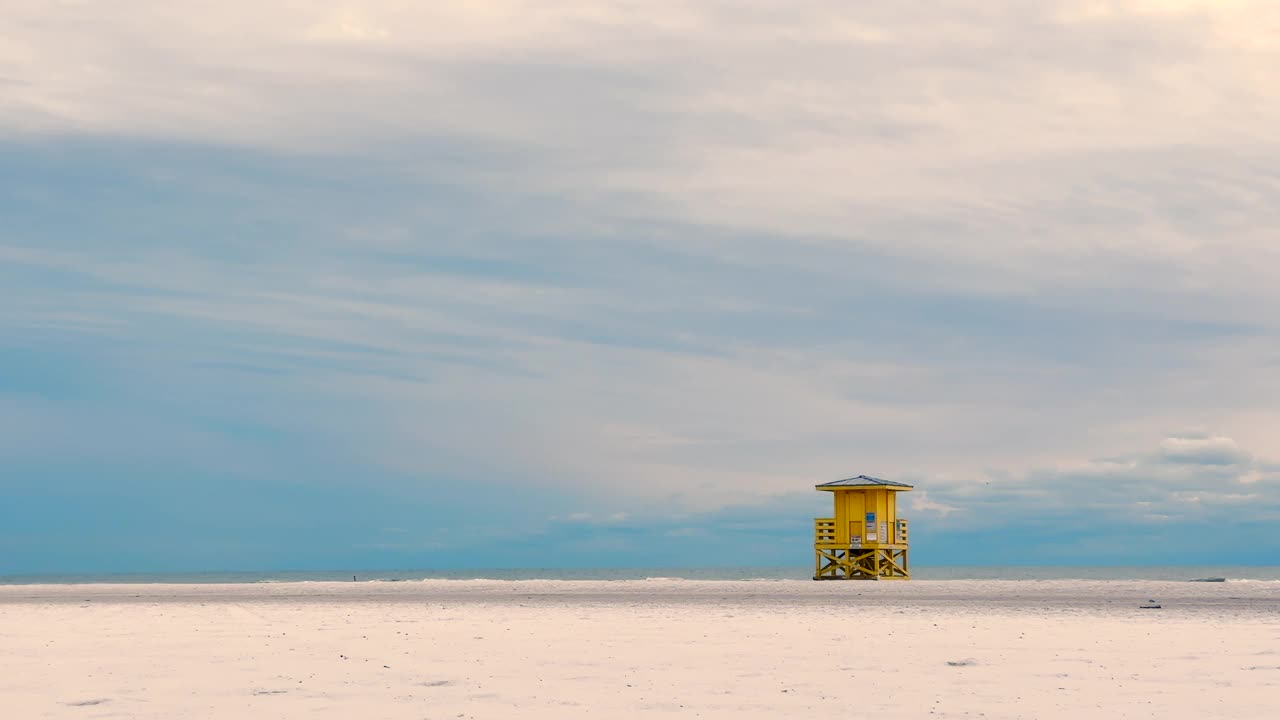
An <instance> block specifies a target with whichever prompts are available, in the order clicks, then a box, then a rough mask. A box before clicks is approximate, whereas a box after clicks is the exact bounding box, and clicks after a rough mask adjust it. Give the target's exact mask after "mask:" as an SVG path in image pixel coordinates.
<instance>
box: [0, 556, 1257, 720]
mask: <svg viewBox="0 0 1280 720" xmlns="http://www.w3.org/2000/svg"><path fill="white" fill-rule="evenodd" d="M1152 600H1154V601H1156V602H1157V603H1158V604H1160V605H1161V608H1160V609H1142V608H1141V607H1140V606H1141V605H1147V604H1151V601H1152ZM0 633H2V636H3V645H2V646H0V697H2V698H3V699H4V708H5V710H4V716H5V717H7V718H15V719H26V718H175V717H187V718H295V717H324V718H357V717H358V718H413V719H415V720H422V719H423V718H513V717H521V718H577V717H594V718H625V717H681V718H693V717H700V718H781V717H806V716H809V717H815V718H818V717H828V716H833V715H836V716H840V717H875V718H924V717H930V718H932V717H938V718H1079V717H1082V716H1084V717H1097V718H1235V719H1244V718H1273V717H1275V716H1276V708H1277V707H1280V583H1277V582H1228V583H1162V582H1118V581H992V582H980V581H938V582H928V581H912V582H909V583H848V582H844V583H814V582H804V581H755V582H724V581H720V582H712V581H683V580H662V579H655V580H644V581H614V582H605V581H514V582H513V581H484V580H475V581H450V580H430V581H417V582H381V583H372V582H360V583H280V584H244V585H78V586H77V585H62V586H53V585H23V586H5V587H0Z"/></svg>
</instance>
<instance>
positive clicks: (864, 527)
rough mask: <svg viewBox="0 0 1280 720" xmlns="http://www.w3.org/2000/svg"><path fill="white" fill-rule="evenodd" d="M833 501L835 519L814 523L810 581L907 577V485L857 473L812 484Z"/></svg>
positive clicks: (908, 488)
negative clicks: (902, 500)
mask: <svg viewBox="0 0 1280 720" xmlns="http://www.w3.org/2000/svg"><path fill="white" fill-rule="evenodd" d="M816 487H817V489H819V490H825V491H827V492H830V493H831V495H832V497H833V498H834V499H835V513H834V514H835V517H829V518H816V519H814V521H813V552H814V556H815V558H814V573H813V579H814V580H907V579H909V578H910V577H911V573H910V572H908V570H907V521H906V520H905V519H903V518H900V517H898V499H897V496H898V493H900V492H902V491H904V490H910V489H911V486H910V485H907V484H905V483H899V482H893V481H891V480H881V479H879V478H873V477H868V476H866V475H859V476H858V477H855V478H849V479H848V480H836V481H835V482H829V483H823V484H821V485H817V486H816Z"/></svg>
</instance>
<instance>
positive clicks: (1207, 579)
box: [1191, 578, 1227, 582]
mask: <svg viewBox="0 0 1280 720" xmlns="http://www.w3.org/2000/svg"><path fill="white" fill-rule="evenodd" d="M1226 581H1227V579H1226V578H1197V579H1195V580H1192V581H1191V582H1226Z"/></svg>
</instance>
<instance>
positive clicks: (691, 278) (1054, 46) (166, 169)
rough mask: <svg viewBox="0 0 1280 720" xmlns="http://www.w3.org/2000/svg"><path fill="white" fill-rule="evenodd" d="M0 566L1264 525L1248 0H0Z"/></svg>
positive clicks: (789, 554)
mask: <svg viewBox="0 0 1280 720" xmlns="http://www.w3.org/2000/svg"><path fill="white" fill-rule="evenodd" d="M0 38H4V42H2V43H0V492H2V493H3V495H2V497H3V503H0V574H6V573H8V574H18V573H43V572H47V573H65V572H117V571H118V572H123V571H144V572H145V571H152V572H165V571H189V570H255V569H339V568H349V567H358V568H477V567H605V566H609V567H612V566H622V567H626V566H632V567H634V566H654V567H659V566H724V565H734V566H753V565H755V566H763V565H792V564H794V565H796V566H800V567H803V566H807V565H808V564H809V563H811V556H812V519H813V518H814V517H815V516H824V515H827V514H829V507H828V504H829V502H830V498H829V495H827V494H825V493H818V492H815V491H814V490H813V486H814V485H815V484H818V483H821V482H827V481H830V480H835V479H839V478H844V477H850V476H854V475H859V474H868V475H873V476H877V477H882V478H887V479H891V480H896V481H900V482H908V483H911V484H913V485H915V486H916V490H914V491H913V492H911V493H908V494H907V496H906V497H905V498H904V501H905V502H904V505H905V506H906V509H907V512H906V515H907V517H909V518H910V519H911V521H912V560H913V562H914V563H915V564H917V565H928V564H932V565H946V564H967V565H972V564H1006V563H1007V564H1032V565H1034V564H1070V565H1089V564H1168V565H1175V564H1183V563H1192V564H1268V563H1269V564H1280V282H1277V278H1280V142H1277V140H1276V135H1275V131H1274V128H1276V127H1280V80H1278V79H1277V76H1276V74H1275V72H1274V69H1275V68H1276V67H1280V5H1277V4H1276V3H1274V2H1271V1H1270V0H1257V1H1251V0H1212V1H1211V0H1126V1H1121V0H1114V1H1104V0H1096V1H1093V0H1035V1H1034V2H1032V1H1031V0H1016V1H1015V0H981V1H979V0H930V1H926V2H916V3H876V4H865V3H863V4H859V3H853V4H850V3H846V2H828V1H823V0H818V1H815V2H811V3H803V4H800V5H797V4H796V3H794V2H788V1H785V0H746V1H744V0H732V1H730V0H701V1H698V2H667V1H664V0H644V1H643V2H640V1H634V2H633V1H628V0H602V1H601V2H593V3H569V2H559V1H557V0H539V1H537V2H532V1H530V2H515V1H492V2H487V1H486V2H479V1H477V2H440V3H416V2H403V1H399V0H362V1H361V2H340V1H336V0H266V1H263V0H255V2H247V1H245V0H224V2H221V3H217V4H216V7H215V5H214V4H210V3H206V2H195V1H194V0H163V1H159V0H154V1H153V0H126V1H124V2H110V3H108V2H94V1H92V0H63V1H61V2H51V1H50V0H0Z"/></svg>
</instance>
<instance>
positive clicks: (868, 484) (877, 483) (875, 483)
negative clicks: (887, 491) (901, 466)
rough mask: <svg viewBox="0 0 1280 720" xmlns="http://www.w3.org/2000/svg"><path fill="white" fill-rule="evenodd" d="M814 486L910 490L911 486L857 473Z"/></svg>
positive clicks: (823, 487)
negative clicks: (856, 474) (843, 478)
mask: <svg viewBox="0 0 1280 720" xmlns="http://www.w3.org/2000/svg"><path fill="white" fill-rule="evenodd" d="M814 487H816V488H818V489H819V490H824V489H826V488H832V489H835V488H872V487H874V488H902V489H904V490H910V489H911V488H912V486H911V485H908V484H906V483H900V482H894V481H892V480H881V479H880V478H873V477H871V476H870V475H859V476H858V477H853V478H848V479H846V480H836V481H833V482H829V483H822V484H821V485H815V486H814Z"/></svg>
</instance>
